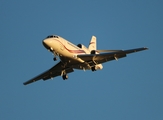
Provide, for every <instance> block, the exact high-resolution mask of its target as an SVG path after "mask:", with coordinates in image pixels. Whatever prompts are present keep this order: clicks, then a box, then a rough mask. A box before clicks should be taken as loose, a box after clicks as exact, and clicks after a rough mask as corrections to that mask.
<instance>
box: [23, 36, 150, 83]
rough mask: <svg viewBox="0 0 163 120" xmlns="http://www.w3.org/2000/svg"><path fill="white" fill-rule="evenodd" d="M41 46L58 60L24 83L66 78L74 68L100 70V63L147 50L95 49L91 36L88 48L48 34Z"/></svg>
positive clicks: (95, 43)
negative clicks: (58, 59)
mask: <svg viewBox="0 0 163 120" xmlns="http://www.w3.org/2000/svg"><path fill="white" fill-rule="evenodd" d="M42 43H43V46H44V47H45V48H46V49H47V50H49V51H50V52H52V53H53V54H54V58H53V60H54V61H56V60H57V57H59V58H60V61H59V62H58V63H57V64H56V65H54V66H53V67H52V68H50V69H49V70H47V71H45V72H43V73H42V74H40V75H38V76H36V77H34V78H32V79H30V80H28V81H26V82H24V83H23V84H24V85H27V84H30V83H33V82H35V81H38V80H41V79H43V80H44V81H45V80H48V79H53V78H54V77H57V76H62V78H63V80H67V79H68V73H71V72H74V69H79V70H84V71H85V70H92V71H96V70H101V69H102V68H103V65H102V63H105V62H108V61H111V60H118V59H119V58H123V57H126V56H127V54H130V53H134V52H139V51H142V50H147V49H148V48H146V47H142V48H136V49H129V50H97V40H96V37H95V36H92V38H91V40H90V43H89V46H88V48H87V47H85V46H84V45H83V44H78V45H74V44H73V43H71V42H69V41H68V40H66V39H64V38H62V37H60V36H58V35H49V36H47V37H46V38H45V39H44V40H43V41H42Z"/></svg>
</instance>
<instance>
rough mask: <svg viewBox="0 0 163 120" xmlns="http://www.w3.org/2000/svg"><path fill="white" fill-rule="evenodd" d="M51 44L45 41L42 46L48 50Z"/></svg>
mask: <svg viewBox="0 0 163 120" xmlns="http://www.w3.org/2000/svg"><path fill="white" fill-rule="evenodd" d="M51 42H52V41H51V40H47V39H45V40H43V41H42V44H43V45H44V47H45V48H47V49H48V48H49V47H50V44H51Z"/></svg>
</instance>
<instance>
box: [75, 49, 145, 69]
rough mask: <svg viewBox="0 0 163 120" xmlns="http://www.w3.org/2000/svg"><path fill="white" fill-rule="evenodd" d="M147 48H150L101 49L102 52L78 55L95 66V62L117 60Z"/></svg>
mask: <svg viewBox="0 0 163 120" xmlns="http://www.w3.org/2000/svg"><path fill="white" fill-rule="evenodd" d="M146 49H148V48H145V47H143V48H136V49H129V50H99V53H100V54H82V55H77V57H78V58H80V59H82V60H83V61H85V62H86V63H88V64H89V65H90V66H93V65H95V64H101V63H104V62H107V61H111V60H117V59H119V58H123V57H126V55H127V54H130V53H135V52H139V51H142V50H146ZM97 52H98V50H97ZM101 52H104V53H101Z"/></svg>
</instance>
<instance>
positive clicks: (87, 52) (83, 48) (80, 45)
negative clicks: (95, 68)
mask: <svg viewBox="0 0 163 120" xmlns="http://www.w3.org/2000/svg"><path fill="white" fill-rule="evenodd" d="M77 46H78V47H79V48H81V49H82V50H84V51H85V52H86V54H89V53H90V51H89V50H88V48H87V47H85V46H84V45H83V44H78V45H77Z"/></svg>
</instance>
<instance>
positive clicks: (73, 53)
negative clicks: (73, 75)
mask: <svg viewBox="0 0 163 120" xmlns="http://www.w3.org/2000/svg"><path fill="white" fill-rule="evenodd" d="M43 44H44V46H45V47H46V48H47V49H49V50H50V49H51V50H52V51H53V53H54V54H56V55H58V56H59V57H60V59H61V61H62V62H63V63H65V64H69V65H71V64H72V67H73V68H75V69H91V67H90V66H89V65H88V64H86V63H85V61H83V60H81V59H80V58H78V57H77V55H79V54H90V51H89V50H88V49H87V48H86V47H83V49H82V48H79V47H78V46H76V45H74V44H73V43H71V42H69V41H67V40H65V39H64V38H62V37H59V36H57V37H54V38H46V39H44V40H43ZM79 63H83V64H82V66H81V65H80V66H79Z"/></svg>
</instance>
